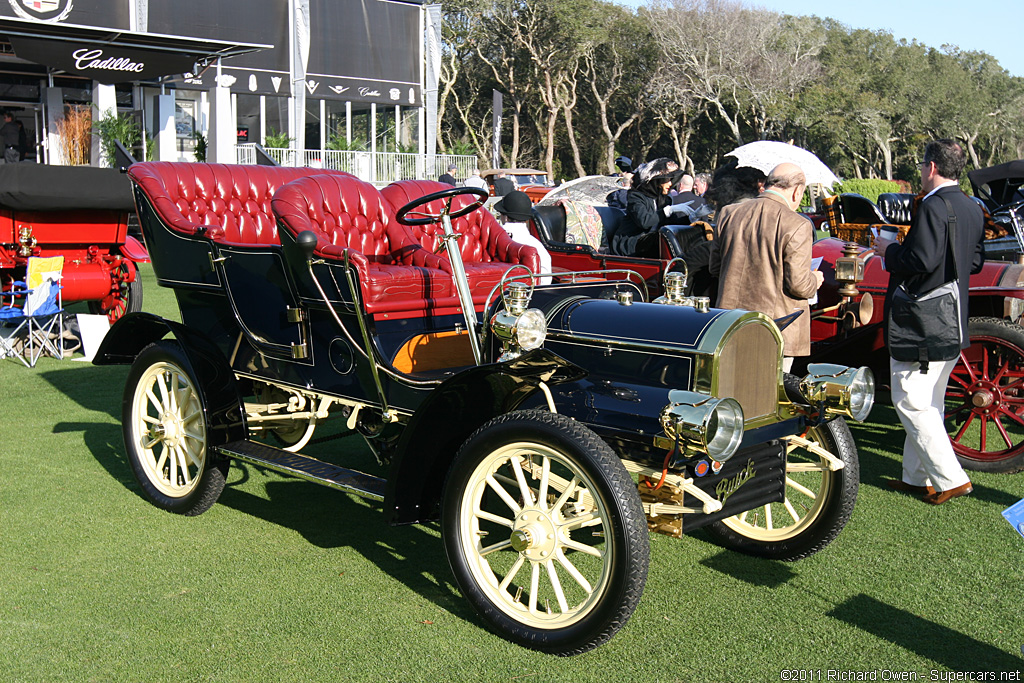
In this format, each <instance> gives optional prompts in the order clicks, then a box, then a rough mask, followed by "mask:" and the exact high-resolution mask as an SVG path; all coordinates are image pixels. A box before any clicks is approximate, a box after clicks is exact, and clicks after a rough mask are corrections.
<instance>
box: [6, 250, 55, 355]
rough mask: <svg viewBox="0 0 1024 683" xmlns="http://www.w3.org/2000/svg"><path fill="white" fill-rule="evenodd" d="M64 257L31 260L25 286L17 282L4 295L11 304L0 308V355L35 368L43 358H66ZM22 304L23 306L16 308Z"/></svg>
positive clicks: (34, 258)
mask: <svg viewBox="0 0 1024 683" xmlns="http://www.w3.org/2000/svg"><path fill="white" fill-rule="evenodd" d="M63 269H64V257H63V256H53V257H50V258H38V257H33V258H30V259H29V260H28V269H27V271H28V272H27V278H26V282H20V281H19V282H15V283H14V285H13V286H12V288H11V289H10V290H8V291H6V292H3V293H2V295H0V296H2V297H3V298H4V299H7V298H10V300H11V303H10V304H9V305H5V306H3V307H2V308H0V323H2V324H3V327H2V329H0V352H2V353H3V355H5V356H16V357H17V358H18V359H19V360H21V362H22V363H24V364H25V365H26V366H27V367H35V364H36V362H37V361H38V360H39V357H40V356H41V355H43V354H44V353H45V354H48V355H51V356H53V357H54V358H63V357H64V339H63V332H64V330H63V324H62V319H63V312H64V309H63V307H62V300H61V294H60V290H61V284H60V280H61V271H62V270H63ZM19 300H20V303H21V306H20V307H19V306H18V305H17V303H18V301H19Z"/></svg>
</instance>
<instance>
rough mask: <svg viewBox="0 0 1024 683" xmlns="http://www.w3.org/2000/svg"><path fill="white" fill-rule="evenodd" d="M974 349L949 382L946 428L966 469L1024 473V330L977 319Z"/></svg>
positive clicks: (968, 351) (963, 353) (965, 355)
mask: <svg viewBox="0 0 1024 683" xmlns="http://www.w3.org/2000/svg"><path fill="white" fill-rule="evenodd" d="M967 329H968V334H969V335H970V338H971V346H970V348H967V349H965V350H963V351H961V352H960V360H959V361H958V362H957V364H956V366H955V367H954V368H953V372H952V374H950V376H949V382H948V383H947V384H946V429H947V431H948V432H949V438H950V440H951V441H952V442H953V451H954V452H955V453H956V456H957V458H958V459H959V460H960V464H961V465H963V467H964V469H968V470H978V471H980V472H1020V471H1021V470H1024V329H1022V328H1021V326H1020V325H1018V324H1017V323H1013V322H1010V321H1009V320H1002V319H1000V318H971V319H970V321H969V323H968V327H967Z"/></svg>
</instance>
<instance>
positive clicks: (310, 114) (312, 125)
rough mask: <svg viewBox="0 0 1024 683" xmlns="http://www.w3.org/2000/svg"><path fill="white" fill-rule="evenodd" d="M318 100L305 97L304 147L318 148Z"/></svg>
mask: <svg viewBox="0 0 1024 683" xmlns="http://www.w3.org/2000/svg"><path fill="white" fill-rule="evenodd" d="M320 147H321V145H320V100H314V99H311V98H309V97H307V98H306V149H320Z"/></svg>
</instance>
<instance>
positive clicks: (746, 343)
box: [714, 322, 779, 421]
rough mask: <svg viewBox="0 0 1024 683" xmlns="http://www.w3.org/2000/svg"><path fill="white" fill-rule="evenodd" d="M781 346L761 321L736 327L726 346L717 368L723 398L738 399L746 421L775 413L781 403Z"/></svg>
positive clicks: (717, 392)
mask: <svg viewBox="0 0 1024 683" xmlns="http://www.w3.org/2000/svg"><path fill="white" fill-rule="evenodd" d="M778 363H779V347H778V341H776V337H775V335H774V334H772V331H771V330H770V329H769V328H768V327H767V326H765V325H764V324H762V323H760V322H753V323H748V324H746V325H744V326H743V327H741V328H740V329H738V330H736V331H735V332H734V333H733V334H732V336H731V337H730V338H729V340H728V341H727V342H726V344H725V346H724V347H723V348H722V350H721V353H720V354H719V359H718V368H717V369H716V373H715V374H716V377H717V380H718V382H717V384H718V386H717V389H716V391H715V392H714V395H715V396H717V397H719V398H734V399H736V400H737V401H739V402H740V405H741V406H742V407H743V417H744V418H745V420H746V421H749V420H751V419H754V418H758V417H761V416H764V415H769V414H774V413H775V409H776V406H777V402H778V395H779V393H778V392H779V388H778V381H779V379H778V371H779V369H778Z"/></svg>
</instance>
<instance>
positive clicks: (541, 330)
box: [491, 282, 548, 362]
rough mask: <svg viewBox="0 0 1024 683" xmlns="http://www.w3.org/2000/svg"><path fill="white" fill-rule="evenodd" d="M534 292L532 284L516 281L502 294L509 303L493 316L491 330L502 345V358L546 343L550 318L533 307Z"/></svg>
mask: <svg viewBox="0 0 1024 683" xmlns="http://www.w3.org/2000/svg"><path fill="white" fill-rule="evenodd" d="M532 294H533V288H532V287H530V286H528V285H526V284H525V283H522V282H512V283H510V284H509V285H508V288H507V289H506V290H505V292H504V294H503V295H502V300H503V302H504V304H505V307H504V308H503V309H502V310H500V311H498V312H497V313H495V314H494V317H492V318H491V331H492V332H493V333H494V336H495V337H497V338H498V340H499V341H500V342H501V346H502V354H501V356H500V357H499V358H498V361H499V362H501V361H506V360H511V359H513V358H518V357H519V356H520V355H521V354H522V353H523V352H525V351H533V350H534V349H539V348H540V347H541V346H542V345H543V344H544V339H545V337H546V336H547V331H548V327H547V319H546V318H545V317H544V314H543V313H542V312H541V311H539V310H538V309H536V308H529V306H530V297H531V296H532Z"/></svg>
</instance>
